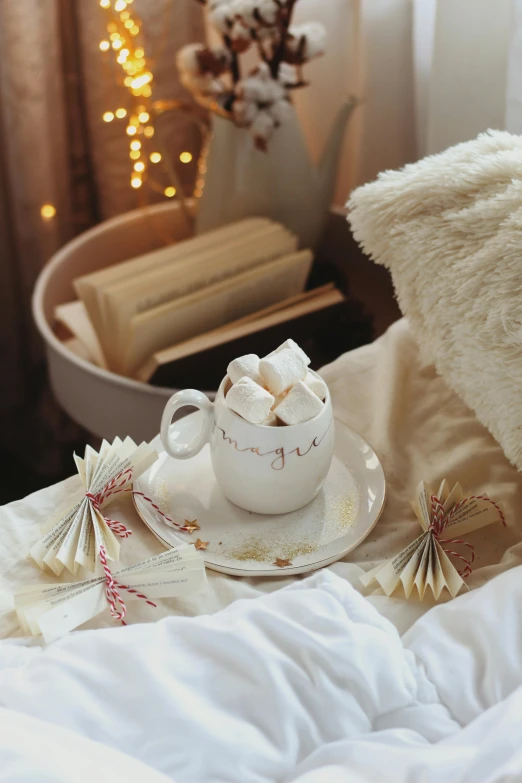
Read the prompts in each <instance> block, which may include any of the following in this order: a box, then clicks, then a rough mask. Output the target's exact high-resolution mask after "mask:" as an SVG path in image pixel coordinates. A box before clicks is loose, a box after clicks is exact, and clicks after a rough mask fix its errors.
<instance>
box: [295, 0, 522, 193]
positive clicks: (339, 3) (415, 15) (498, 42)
mask: <svg viewBox="0 0 522 783" xmlns="http://www.w3.org/2000/svg"><path fill="white" fill-rule="evenodd" d="M296 18H297V20H298V21H303V20H309V19H317V20H320V21H322V22H323V24H325V26H326V28H327V32H328V41H329V45H328V50H327V54H326V57H325V58H323V59H322V60H318V61H316V62H313V63H311V64H310V65H309V66H307V74H308V76H309V78H310V80H311V83H312V84H311V87H310V88H309V89H307V90H303V91H301V92H300V93H299V95H298V96H296V103H297V108H298V111H299V113H300V116H301V120H302V122H303V126H304V128H305V132H306V135H307V139H308V142H309V144H310V148H311V151H312V154H313V155H314V156H315V157H318V156H319V155H320V152H321V149H322V147H323V145H324V141H325V139H326V137H327V134H328V128H329V126H330V124H331V122H332V120H333V117H334V116H335V112H336V110H337V107H338V106H339V104H340V102H341V100H342V99H343V98H344V97H346V96H347V95H349V94H351V93H354V94H356V95H357V96H359V97H360V98H362V100H363V101H364V104H363V106H362V107H361V108H360V109H359V110H358V111H357V114H356V115H354V118H353V120H352V123H351V126H350V128H349V129H348V132H347V138H346V144H345V150H344V156H343V160H342V164H341V166H340V175H339V182H338V188H337V194H336V201H337V202H338V203H340V204H344V203H345V201H346V198H347V196H348V194H349V192H350V191H351V190H352V188H353V187H355V186H356V185H360V184H362V183H364V182H368V181H369V180H372V179H374V178H375V177H376V176H377V174H378V173H379V171H382V170H383V169H388V168H398V167H400V166H402V165H404V164H405V163H407V162H409V161H414V160H417V159H418V158H420V157H422V156H424V155H426V154H431V153H434V152H440V151H441V150H443V149H446V147H448V146H450V145H452V144H456V143H458V142H460V141H467V140H469V139H472V138H474V137H475V136H477V134H478V133H480V132H481V131H484V130H487V129H488V128H493V129H498V130H509V131H511V132H512V133H519V132H522V0H495V1H494V2H493V0H379V2H376V0H327V1H325V0H300V2H299V3H298V5H297V8H296Z"/></svg>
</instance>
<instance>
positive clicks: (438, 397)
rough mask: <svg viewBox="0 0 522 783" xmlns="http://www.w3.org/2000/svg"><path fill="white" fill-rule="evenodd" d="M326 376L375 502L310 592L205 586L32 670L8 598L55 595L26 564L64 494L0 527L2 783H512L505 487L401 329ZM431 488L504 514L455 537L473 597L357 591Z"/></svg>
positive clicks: (66, 645)
mask: <svg viewBox="0 0 522 783" xmlns="http://www.w3.org/2000/svg"><path fill="white" fill-rule="evenodd" d="M323 374H324V377H325V378H326V379H327V381H328V383H329V386H330V389H331V391H332V397H333V401H334V410H335V415H336V427H343V426H352V427H354V428H355V429H357V430H358V431H359V432H361V434H363V436H364V437H366V438H367V439H368V441H369V442H370V443H371V444H372V445H373V446H374V448H375V449H376V451H377V452H378V454H379V456H380V457H381V460H382V462H383V465H384V469H385V472H386V477H387V482H388V487H387V489H388V493H387V503H386V509H385V512H384V514H383V516H382V518H381V520H380V521H379V524H378V526H377V527H376V528H375V531H374V533H372V535H371V536H370V537H369V538H368V539H367V540H366V541H365V542H364V543H363V544H362V545H361V546H360V547H358V549H357V550H355V551H354V552H353V553H352V554H351V555H350V556H349V557H347V558H346V559H345V560H344V561H343V562H340V563H337V564H335V565H333V566H332V567H330V568H329V569H327V570H325V571H323V572H321V573H318V574H316V575H314V576H312V577H310V578H309V579H307V580H302V579H299V578H298V579H289V578H285V577H283V576H282V577H281V578H280V579H265V580H261V579H257V580H245V579H234V578H229V577H226V576H223V575H220V574H216V573H212V572H209V589H208V590H207V591H205V592H204V593H202V594H200V595H199V596H195V597H193V598H190V599H185V600H178V601H176V600H164V601H159V602H158V609H157V610H152V609H150V608H149V607H147V606H146V605H145V604H144V603H142V602H133V603H132V604H131V605H130V607H129V618H130V622H134V623H137V624H136V625H133V626H130V627H128V628H126V629H121V628H114V627H113V626H114V624H113V621H112V620H111V618H110V616H109V614H108V613H106V614H105V615H100V616H99V617H98V618H96V619H95V620H93V621H91V623H89V624H88V625H87V626H86V628H90V629H94V628H97V629H104V628H106V630H98V631H96V632H90V631H88V632H86V631H79V632H77V633H75V634H73V635H71V636H70V637H69V638H67V639H64V640H62V641H60V642H58V643H55V644H53V645H51V646H50V647H49V648H47V649H45V650H43V651H42V649H41V648H40V646H39V645H38V642H34V641H27V640H25V639H22V638H18V637H19V631H18V628H17V624H16V618H15V615H14V612H13V610H12V600H11V592H12V591H13V590H14V589H16V587H17V586H18V585H23V584H28V583H31V582H34V581H35V580H40V581H43V582H45V581H53V582H54V581H55V580H54V578H53V577H50V576H46V575H44V574H42V573H41V572H40V571H39V570H38V569H37V568H36V567H35V565H34V564H32V563H31V562H30V561H29V560H27V559H26V553H27V552H28V551H29V549H30V547H31V545H32V544H33V543H34V542H35V541H36V540H37V538H38V537H39V526H40V524H42V523H43V522H44V521H46V520H47V519H49V517H50V516H53V515H54V513H55V511H56V510H57V509H58V507H59V506H60V505H62V504H63V502H64V500H65V499H66V498H67V496H68V494H69V493H70V491H71V487H72V485H73V484H74V483H75V481H76V480H75V479H70V480H69V481H67V482H64V483H63V484H60V485H57V486H55V487H51V488H49V489H47V490H44V491H43V492H39V493H36V494H35V495H33V496H30V497H29V498H26V499H24V500H21V501H19V502H17V503H13V504H10V505H9V506H6V507H4V508H3V509H1V510H0V639H3V640H4V641H2V642H0V782H1V783H3V781H4V780H5V781H9V782H10V783H11V781H14V780H17V781H18V780H20V781H23V783H25V781H31V783H35V781H38V782H39V781H40V780H45V781H53V783H54V781H60V783H61V781H62V780H63V781H67V783H76V781H81V783H83V781H87V780H89V781H92V780H93V779H96V780H98V779H99V780H100V781H104V780H105V778H104V777H103V775H105V776H106V779H107V780H108V779H109V774H110V779H111V780H112V781H115V780H119V779H121V780H127V781H134V780H147V781H148V782H149V781H150V783H156V780H157V781H161V780H164V779H165V777H164V775H167V776H168V779H173V780H175V781H177V782H178V783H184V782H185V781H214V780H215V781H227V783H228V782H231V781H235V780H238V781H239V780H240V781H241V782H242V783H249V781H256V782H257V781H265V780H266V781H268V780H270V781H272V780H278V781H279V780H280V781H298V782H299V783H309V781H313V783H317V782H320V783H322V782H323V781H325V783H326V781H328V783H337V780H339V781H343V783H344V781H346V780H350V781H352V780H365V781H366V780H368V781H372V783H373V781H379V780H383V781H384V780H386V781H389V780H391V779H393V780H394V781H401V780H411V781H415V783H417V781H418V780H420V779H422V780H426V781H435V782H436V783H438V781H453V780H455V781H470V783H481V781H497V780H498V781H500V780H510V779H515V780H517V779H521V780H522V750H520V751H519V750H518V746H519V744H520V743H519V737H520V734H521V732H520V729H521V726H520V722H521V720H522V718H521V717H520V716H522V692H520V693H519V689H520V685H521V680H522V666H521V664H520V660H521V659H522V656H521V655H520V649H522V644H521V641H522V640H521V638H520V636H521V630H520V617H519V616H520V611H519V606H520V603H521V602H520V598H521V595H520V593H521V590H522V568H520V567H519V568H513V566H517V565H518V564H519V563H521V562H522V559H521V555H522V548H521V538H522V530H521V525H520V522H519V520H520V517H521V511H522V498H521V495H520V478H519V474H518V473H517V472H516V470H515V469H514V468H513V467H512V466H510V465H509V463H508V462H507V460H506V458H505V457H504V455H503V453H502V451H501V449H500V447H499V446H498V445H497V444H496V443H495V441H494V440H493V439H492V437H491V436H490V435H489V433H488V432H487V431H486V430H485V429H484V428H483V427H482V426H481V425H480V424H479V423H478V422H477V421H476V419H475V417H474V416H473V414H472V413H471V412H470V411H469V410H468V409H467V408H466V407H465V406H464V405H463V403H462V402H461V401H460V400H459V399H458V398H457V397H456V396H455V395H454V394H453V392H451V391H450V390H449V389H448V388H447V387H446V385H445V383H444V381H443V380H442V379H441V378H439V377H438V376H437V375H436V373H435V372H434V370H433V368H432V367H430V366H429V365H425V364H424V363H423V362H422V360H421V357H420V356H419V352H418V349H417V346H416V344H415V342H414V340H413V338H412V336H411V333H410V331H409V329H408V325H407V323H406V322H405V321H401V322H399V323H398V324H396V325H394V326H393V327H392V328H391V329H390V330H389V331H388V332H387V334H386V335H384V337H383V338H381V339H380V340H378V341H377V342H376V343H374V344H373V345H371V346H366V347H365V348H362V349H360V350H358V351H354V352H352V353H350V354H346V355H345V356H343V357H341V358H340V359H339V360H338V361H337V362H334V363H333V364H332V365H330V366H329V367H327V368H325V369H324V373H323ZM444 477H447V478H448V479H449V481H450V482H451V481H455V480H460V481H461V482H462V483H463V484H464V485H465V486H466V487H468V488H469V489H471V490H473V491H474V492H477V493H479V492H487V493H488V494H490V495H491V496H492V497H494V498H495V499H496V500H499V501H501V502H502V503H503V505H504V509H505V512H506V518H507V522H508V525H507V527H506V528H505V529H500V528H498V529H494V530H493V529H492V528H486V529H484V530H481V531H477V532H475V533H472V534H470V535H469V537H467V538H468V539H469V541H470V542H471V543H473V544H474V546H475V548H476V553H477V559H476V563H475V568H474V572H473V575H472V576H471V578H470V579H469V585H470V588H472V591H471V592H470V593H469V594H467V595H464V596H462V597H459V598H458V599H456V600H454V601H452V602H450V603H448V604H445V605H442V606H439V607H436V608H434V609H432V610H431V611H428V610H430V608H431V606H432V604H431V603H430V601H429V600H425V601H424V602H422V603H421V602H419V601H416V600H412V601H409V602H407V601H406V600H405V599H404V598H403V597H401V596H397V597H393V598H386V597H385V596H384V595H382V594H381V593H380V591H378V590H366V591H364V590H362V588H361V586H360V584H359V582H358V576H359V574H360V573H361V570H362V569H367V568H369V567H371V566H372V565H373V564H374V563H376V562H377V561H378V560H380V559H382V558H385V557H389V556H390V555H392V554H394V553H396V552H398V551H399V550H400V549H401V548H402V547H403V546H404V545H405V543H406V542H407V541H408V540H411V539H412V538H413V537H414V536H415V535H416V534H417V531H418V527H417V524H418V523H417V522H416V521H415V518H414V516H413V512H411V511H410V510H409V502H408V501H409V497H410V496H411V493H412V491H413V489H414V487H415V485H416V483H417V482H418V481H419V480H420V479H427V480H430V481H433V482H434V483H436V482H437V481H439V480H440V479H441V478H444ZM111 516H112V517H114V518H117V519H121V520H122V521H123V522H125V523H126V524H127V525H129V526H130V527H131V528H132V529H133V531H134V535H133V536H132V537H131V538H130V539H129V540H128V541H126V542H125V543H124V545H123V547H122V552H123V558H122V559H123V562H124V563H131V562H136V561H137V560H139V559H142V558H144V557H145V556H146V555H147V554H149V553H150V554H152V553H156V552H159V551H160V550H161V548H160V545H159V543H158V542H157V541H156V539H155V538H154V537H153V536H152V535H151V534H150V533H149V532H148V531H147V529H146V528H145V527H144V526H143V525H142V523H141V522H140V521H139V519H138V518H137V516H136V515H135V513H134V511H133V510H132V507H131V505H130V503H129V502H127V501H125V500H124V501H123V502H121V504H120V505H116V504H114V505H113V506H112V507H111ZM503 572H505V573H503ZM493 577H497V578H496V579H492V578H493ZM490 580H492V581H490ZM283 587H289V589H288V590H285V591H283V590H281V589H280V588H283ZM476 588H480V589H478V590H477V589H476ZM265 593H268V594H269V595H264V594H265ZM361 593H362V594H363V595H364V594H365V595H366V596H367V598H364V597H363V595H361ZM253 598H259V600H256V601H252V600H246V601H239V602H237V599H253ZM234 601H236V603H232V602H234ZM230 604H232V606H230V607H229V608H228V609H224V611H219V610H223V608H224V607H227V606H229V605H230ZM216 612H217V613H216ZM182 615H188V616H190V617H191V618H193V619H188V618H186V619H184V618H183V617H181V616H182ZM198 615H201V617H199V618H198V617H197V616H198ZM418 618H420V619H418ZM140 623H141V624H140ZM400 634H402V635H403V637H402V640H401V636H400ZM21 734H22V735H23V736H24V737H26V738H27V742H22V741H19V736H20V735H21ZM58 748H61V749H62V750H61V755H59V754H58V752H57V750H56V749H58ZM46 749H48V753H46V754H45V753H44V750H46ZM73 759H76V760H77V761H76V762H75V763H76V766H74V765H73V763H72V760H73ZM98 759H99V761H98ZM141 764H145V765H146V768H147V772H146V773H144V772H143V768H140V765H141ZM9 765H11V766H9ZM31 765H33V766H31ZM46 765H47V766H46ZM509 765H511V766H512V769H513V770H516V774H515V773H511V772H509V770H510V769H511V767H510V766H509ZM98 767H99V768H100V769H99V770H98V772H96V774H95V775H93V773H92V769H93V768H95V769H97V768H98ZM13 770H16V774H15V772H14V771H13ZM421 770H422V772H421ZM37 772H38V774H37ZM40 772H41V774H40ZM510 774H513V775H515V776H514V777H512V778H510V777H509V775H510ZM16 775H18V777H16ZM38 775H40V776H38ZM517 775H518V776H519V777H517ZM422 776H424V777H422ZM502 776H504V777H502Z"/></svg>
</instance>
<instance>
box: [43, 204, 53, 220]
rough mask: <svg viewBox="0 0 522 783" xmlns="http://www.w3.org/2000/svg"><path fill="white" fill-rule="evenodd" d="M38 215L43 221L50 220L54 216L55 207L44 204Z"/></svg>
mask: <svg viewBox="0 0 522 783" xmlns="http://www.w3.org/2000/svg"><path fill="white" fill-rule="evenodd" d="M40 214H41V216H42V217H43V219H44V220H51V218H53V217H54V216H55V215H56V207H53V205H52V204H44V205H43V207H42V208H41V210H40Z"/></svg>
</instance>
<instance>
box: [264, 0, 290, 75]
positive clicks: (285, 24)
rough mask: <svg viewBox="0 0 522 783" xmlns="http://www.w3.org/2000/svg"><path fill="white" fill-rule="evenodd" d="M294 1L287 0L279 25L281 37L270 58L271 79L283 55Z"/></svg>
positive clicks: (277, 73)
mask: <svg viewBox="0 0 522 783" xmlns="http://www.w3.org/2000/svg"><path fill="white" fill-rule="evenodd" d="M296 2H297V0H288V4H287V6H286V9H285V11H286V13H285V15H284V16H283V19H282V23H281V25H280V29H279V32H280V36H281V38H280V41H279V44H278V46H277V48H276V50H275V51H274V54H273V56H272V59H271V60H270V73H271V74H272V79H277V77H278V75H279V67H280V65H281V63H282V62H283V58H284V56H285V49H286V37H287V35H288V28H289V27H290V23H291V21H292V13H293V11H294V5H295V4H296Z"/></svg>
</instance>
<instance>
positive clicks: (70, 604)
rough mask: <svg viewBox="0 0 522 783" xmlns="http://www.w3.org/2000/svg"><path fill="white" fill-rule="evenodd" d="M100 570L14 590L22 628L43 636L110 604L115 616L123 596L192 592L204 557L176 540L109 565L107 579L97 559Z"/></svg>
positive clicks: (200, 580) (199, 579)
mask: <svg viewBox="0 0 522 783" xmlns="http://www.w3.org/2000/svg"><path fill="white" fill-rule="evenodd" d="M98 569H99V570H100V573H98V574H97V575H96V576H94V577H92V578H91V579H87V580H85V581H83V582H69V583H63V582H62V583H61V584H57V585H49V584H47V585H31V586H29V587H24V588H22V589H21V590H19V591H18V592H17V593H16V594H15V596H14V603H15V609H16V613H17V616H18V621H19V623H20V626H21V628H22V630H23V631H24V632H25V633H27V634H32V635H34V636H36V635H37V634H43V637H44V639H45V641H46V642H50V641H53V640H54V639H57V638H58V637H60V636H63V635H64V634H65V633H67V632H68V631H71V630H73V629H74V628H77V627H78V626H79V625H82V624H83V623H85V622H87V620H90V619H91V618H92V617H96V615H97V614H99V613H100V612H102V611H103V610H104V609H106V608H107V606H108V605H109V607H110V609H111V613H112V614H113V616H115V611H114V610H115V609H116V608H117V605H118V604H119V610H118V615H117V616H118V617H119V619H121V620H122V621H123V618H124V617H125V611H126V610H125V603H124V602H123V600H122V598H121V596H122V594H124V595H125V597H126V598H128V599H141V600H144V601H146V602H147V603H148V604H149V605H151V606H153V607H154V606H156V604H154V602H153V601H152V599H154V598H170V597H174V596H176V597H178V596H184V595H189V594H192V593H194V592H196V591H198V590H199V589H200V588H201V587H202V586H203V585H204V583H205V581H206V572H205V563H204V560H203V558H202V556H201V553H200V552H197V551H196V550H195V549H194V547H193V546H192V545H191V544H181V545H180V546H177V547H174V548H173V549H170V550H168V551H167V552H162V553H161V554H159V555H155V556H154V557H150V558H148V559H147V560H144V561H143V562H141V563H136V564H135V565H131V566H126V567H125V568H120V569H119V570H117V571H114V572H113V573H112V574H111V575H110V578H109V579H107V575H106V573H105V572H104V571H103V568H102V566H101V565H98Z"/></svg>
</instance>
